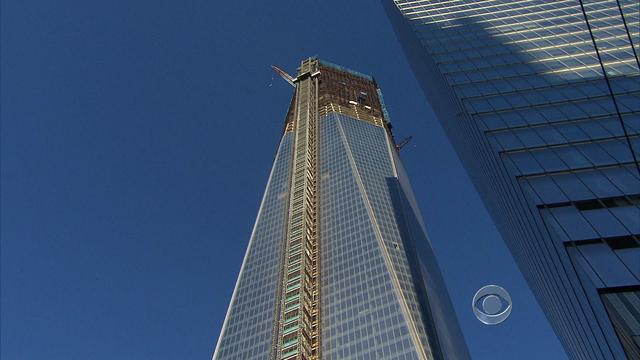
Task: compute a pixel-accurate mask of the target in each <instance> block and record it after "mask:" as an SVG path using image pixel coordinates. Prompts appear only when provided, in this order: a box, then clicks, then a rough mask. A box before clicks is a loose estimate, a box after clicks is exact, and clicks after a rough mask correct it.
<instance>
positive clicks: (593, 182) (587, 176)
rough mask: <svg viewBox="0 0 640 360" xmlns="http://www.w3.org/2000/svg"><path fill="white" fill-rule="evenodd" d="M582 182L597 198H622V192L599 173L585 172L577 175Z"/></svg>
mask: <svg viewBox="0 0 640 360" xmlns="http://www.w3.org/2000/svg"><path fill="white" fill-rule="evenodd" d="M577 175H578V177H580V180H582V182H584V184H585V185H586V186H587V187H588V188H589V189H591V191H593V193H594V194H595V195H596V196H597V197H603V198H604V197H613V196H620V195H622V193H621V192H620V190H619V189H618V188H617V187H615V186H613V184H612V183H611V181H609V179H608V178H607V177H606V176H604V175H603V174H602V173H601V172H599V171H584V172H579V173H577Z"/></svg>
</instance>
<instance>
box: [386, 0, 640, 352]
mask: <svg viewBox="0 0 640 360" xmlns="http://www.w3.org/2000/svg"><path fill="white" fill-rule="evenodd" d="M383 4H384V6H385V9H386V11H387V13H388V16H389V18H390V19H391V22H392V24H393V26H394V29H395V31H396V34H397V36H398V38H399V40H400V41H401V43H402V46H403V48H404V50H405V53H406V55H407V58H408V59H409V62H410V64H411V66H412V68H413V70H414V73H415V75H416V77H417V78H418V80H419V81H420V83H421V85H422V88H423V90H424V92H425V95H426V97H427V100H428V101H429V103H430V104H431V106H432V108H433V109H434V111H435V112H436V114H437V116H438V118H439V120H440V121H441V123H442V125H443V127H444V128H445V130H446V132H447V134H448V136H449V137H450V139H451V141H452V143H453V144H454V146H455V148H456V150H457V152H458V154H459V156H460V158H461V159H462V161H463V163H464V165H465V167H466V168H467V170H468V172H469V174H470V176H471V178H472V180H473V181H474V183H475V185H476V187H477V189H478V190H479V192H480V193H481V195H482V197H483V199H484V201H485V203H486V205H487V207H488V209H489V210H490V213H491V214H492V216H493V218H494V220H495V222H496V224H497V226H498V228H499V229H500V231H501V233H502V234H503V237H504V238H505V241H507V243H508V245H509V247H510V249H511V251H512V253H513V255H514V257H515V258H516V260H517V261H518V263H519V265H520V267H521V269H522V270H523V273H524V274H525V275H526V277H527V280H528V282H529V283H530V285H531V287H532V289H533V290H534V292H535V293H536V296H537V298H538V300H539V302H540V303H541V305H542V307H543V309H544V310H545V312H546V314H547V317H548V319H549V321H550V322H551V323H552V325H553V327H554V329H555V331H556V333H557V334H558V336H559V337H560V339H561V341H562V342H563V345H564V347H565V349H566V351H567V353H568V354H569V355H570V357H572V358H575V359H614V358H615V359H624V358H625V357H628V358H629V359H640V280H639V279H640V247H639V246H640V241H639V239H640V237H639V236H640V208H639V205H640V168H639V167H638V156H640V138H639V136H638V135H639V131H640V62H639V60H638V54H639V52H640V47H639V45H640V35H639V33H640V5H639V4H638V1H637V0H556V1H547V0H512V1H506V0H429V1H426V0H395V1H392V0H383Z"/></svg>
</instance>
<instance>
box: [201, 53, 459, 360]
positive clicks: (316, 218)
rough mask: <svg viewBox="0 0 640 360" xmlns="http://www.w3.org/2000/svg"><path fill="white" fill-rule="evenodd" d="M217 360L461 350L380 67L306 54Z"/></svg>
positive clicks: (428, 355) (443, 355) (452, 353)
mask: <svg viewBox="0 0 640 360" xmlns="http://www.w3.org/2000/svg"><path fill="white" fill-rule="evenodd" d="M289 80H290V81H291V83H292V84H293V85H294V86H295V93H294V96H293V98H292V101H291V104H290V106H289V110H288V112H287V115H286V120H285V126H284V134H283V136H282V139H281V140H280V145H279V147H278V150H277V153H276V158H275V161H274V164H273V168H272V170H271V175H270V176H269V180H268V183H267V187H266V190H265V194H264V198H263V200H262V204H261V206H260V210H259V212H258V217H257V220H256V223H255V227H254V230H253V234H252V235H251V239H250V242H249V246H248V249H247V252H246V255H245V258H244V261H243V264H242V267H241V270H240V275H239V276H238V281H237V284H236V287H235V290H234V292H233V296H232V299H231V303H230V305H229V308H228V311H227V315H226V317H225V321H224V324H223V328H222V331H221V334H220V337H219V339H218V344H217V346H216V349H215V352H214V355H213V358H214V359H216V360H227V359H237V360H249V359H278V360H289V359H308V360H310V359H425V360H426V359H449V358H451V359H453V358H455V359H465V358H468V354H467V350H466V346H465V344H464V342H463V340H462V336H461V335H460V334H459V329H458V325H457V322H456V320H455V319H456V318H455V315H454V312H453V310H452V309H451V305H450V303H449V299H448V296H447V292H446V289H445V287H444V285H443V283H442V279H441V276H440V273H439V270H438V267H437V264H436V262H435V259H434V258H433V254H432V251H431V248H430V245H429V241H428V239H427V235H426V231H425V228H424V224H423V222H422V219H421V216H420V212H419V210H418V207H417V205H416V202H415V199H414V197H413V195H412V190H411V187H410V185H409V182H408V180H407V177H406V175H405V173H404V170H403V168H402V165H401V163H400V159H399V158H398V150H397V148H396V145H395V142H394V141H393V136H392V133H391V125H390V122H389V117H388V115H387V112H386V110H385V107H384V104H383V100H382V95H381V93H380V90H379V88H378V86H377V84H376V82H375V81H374V79H373V78H372V77H370V76H367V75H363V74H360V73H357V72H354V71H351V70H348V69H345V68H342V67H340V66H337V65H334V64H331V63H328V62H326V61H322V60H319V59H317V58H309V59H307V60H304V61H303V62H302V63H301V65H300V67H299V69H298V73H297V76H296V78H295V79H289Z"/></svg>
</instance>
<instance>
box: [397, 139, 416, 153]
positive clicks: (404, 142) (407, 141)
mask: <svg viewBox="0 0 640 360" xmlns="http://www.w3.org/2000/svg"><path fill="white" fill-rule="evenodd" d="M411 139H413V136H408V137H406V138H404V140H402V141H400V142H399V143H397V144H396V150H398V151H400V149H402V148H403V147H404V146H405V145H407V144H408V143H409V141H411Z"/></svg>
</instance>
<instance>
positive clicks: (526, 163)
mask: <svg viewBox="0 0 640 360" xmlns="http://www.w3.org/2000/svg"><path fill="white" fill-rule="evenodd" d="M508 157H509V158H511V160H513V162H514V163H515V165H516V166H517V167H518V169H519V170H520V174H535V173H539V172H542V171H543V170H542V168H541V167H540V164H538V162H537V161H536V159H534V157H533V156H531V154H530V153H529V152H528V151H521V152H516V153H511V154H509V155H508Z"/></svg>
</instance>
